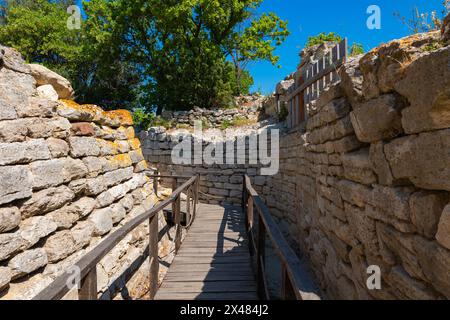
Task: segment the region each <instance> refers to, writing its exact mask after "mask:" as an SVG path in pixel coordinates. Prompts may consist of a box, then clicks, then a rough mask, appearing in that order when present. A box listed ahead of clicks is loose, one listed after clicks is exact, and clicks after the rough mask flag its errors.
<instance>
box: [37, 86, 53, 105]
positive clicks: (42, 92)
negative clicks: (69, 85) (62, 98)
mask: <svg viewBox="0 0 450 320" xmlns="http://www.w3.org/2000/svg"><path fill="white" fill-rule="evenodd" d="M36 91H37V94H38V97H40V98H42V99H48V100H50V101H58V93H57V92H56V90H55V88H53V86H52V85H50V84H46V85H43V86H39V87H37V89H36Z"/></svg>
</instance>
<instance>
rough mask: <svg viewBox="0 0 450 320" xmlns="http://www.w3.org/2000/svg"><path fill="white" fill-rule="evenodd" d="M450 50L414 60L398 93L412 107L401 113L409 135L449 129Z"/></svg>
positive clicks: (397, 86)
mask: <svg viewBox="0 0 450 320" xmlns="http://www.w3.org/2000/svg"><path fill="white" fill-rule="evenodd" d="M449 59H450V47H448V46H447V47H445V48H442V49H439V50H437V51H435V52H433V53H430V54H428V55H424V56H423V57H421V58H419V59H417V60H416V61H414V62H413V63H412V64H411V65H410V66H409V67H408V68H407V69H406V71H405V76H404V79H403V80H401V81H399V82H398V83H396V85H395V90H396V91H397V92H398V93H400V94H401V95H403V96H405V97H406V98H407V99H408V101H409V103H410V104H411V105H410V106H409V107H408V108H406V109H404V110H403V112H402V115H403V117H402V123H403V128H404V129H405V132H406V133H418V132H422V131H429V130H435V129H444V128H449V127H450V111H449V110H450V89H449V88H450V68H448V67H447V66H448V61H449Z"/></svg>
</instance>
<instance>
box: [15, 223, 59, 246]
mask: <svg viewBox="0 0 450 320" xmlns="http://www.w3.org/2000/svg"><path fill="white" fill-rule="evenodd" d="M57 227H58V226H57V225H56V223H55V222H54V221H53V220H52V219H50V218H49V217H46V216H40V217H31V218H29V219H27V220H25V221H23V222H22V224H21V226H20V230H19V231H18V232H19V233H20V236H21V237H22V239H24V240H26V241H27V247H32V246H34V245H35V244H36V243H38V241H39V240H40V239H42V238H45V237H46V236H48V235H49V234H52V233H53V232H54V231H56V229H57Z"/></svg>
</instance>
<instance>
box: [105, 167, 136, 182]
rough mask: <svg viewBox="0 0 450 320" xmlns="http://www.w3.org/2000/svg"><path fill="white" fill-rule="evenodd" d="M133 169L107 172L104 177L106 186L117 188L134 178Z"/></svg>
mask: <svg viewBox="0 0 450 320" xmlns="http://www.w3.org/2000/svg"><path fill="white" fill-rule="evenodd" d="M133 171H134V170H133V167H128V168H125V169H119V170H116V171H111V172H107V173H105V174H104V175H103V180H104V182H105V184H106V186H108V187H110V186H115V185H118V184H119V183H122V182H124V181H127V180H129V179H131V178H132V177H133Z"/></svg>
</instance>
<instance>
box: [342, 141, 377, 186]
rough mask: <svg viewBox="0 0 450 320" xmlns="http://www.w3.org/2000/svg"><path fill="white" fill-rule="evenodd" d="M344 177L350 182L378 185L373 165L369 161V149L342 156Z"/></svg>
mask: <svg viewBox="0 0 450 320" xmlns="http://www.w3.org/2000/svg"><path fill="white" fill-rule="evenodd" d="M342 162H343V165H344V175H345V178H346V179H348V180H353V181H356V182H359V183H362V184H366V185H370V184H372V183H376V181H377V178H376V177H375V175H374V173H373V170H372V164H371V162H370V160H369V149H367V148H365V149H361V150H358V151H356V152H352V153H347V154H344V155H343V156H342Z"/></svg>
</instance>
